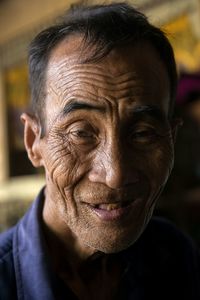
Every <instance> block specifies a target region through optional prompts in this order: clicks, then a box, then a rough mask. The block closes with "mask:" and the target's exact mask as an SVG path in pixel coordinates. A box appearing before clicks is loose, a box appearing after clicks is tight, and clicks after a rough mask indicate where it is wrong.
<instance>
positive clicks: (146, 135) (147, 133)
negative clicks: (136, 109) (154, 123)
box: [130, 128, 158, 143]
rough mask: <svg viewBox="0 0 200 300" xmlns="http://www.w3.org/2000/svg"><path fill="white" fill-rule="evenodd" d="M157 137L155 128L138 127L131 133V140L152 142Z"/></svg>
mask: <svg viewBox="0 0 200 300" xmlns="http://www.w3.org/2000/svg"><path fill="white" fill-rule="evenodd" d="M157 137H158V134H157V132H156V130H155V129H152V128H149V129H140V130H139V129H138V130H135V131H134V132H132V133H131V136H130V138H131V140H132V141H135V142H140V143H141V142H153V141H155V140H156V138H157Z"/></svg>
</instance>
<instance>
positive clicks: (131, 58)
mask: <svg viewBox="0 0 200 300" xmlns="http://www.w3.org/2000/svg"><path fill="white" fill-rule="evenodd" d="M79 49H80V38H79V37H74V38H73V39H69V40H67V41H63V42H61V43H60V44H59V45H58V46H57V47H56V48H55V49H54V50H53V51H52V54H51V57H50V60H49V64H48V69H47V74H46V107H45V108H44V109H45V111H44V112H45V114H44V115H45V136H44V137H43V138H42V139H41V138H40V132H41V128H40V126H39V125H38V124H37V123H36V121H35V120H34V119H33V118H32V117H31V116H29V115H26V114H24V115H23V116H22V119H23V121H24V123H25V144H26V148H27V151H28V154H29V158H30V159H31V161H32V162H33V164H34V165H35V166H36V167H37V166H43V167H44V168H45V173H46V198H45V204H44V211H43V218H44V224H45V228H46V231H47V241H48V244H49V248H50V249H51V250H50V251H51V252H52V255H53V256H54V257H55V255H56V253H58V256H60V257H63V256H64V253H66V252H65V251H67V258H66V260H68V262H69V258H70V259H71V262H72V263H71V265H72V269H75V265H76V263H75V261H76V262H77V261H79V263H80V261H85V260H86V259H88V257H90V256H92V255H93V254H94V253H97V252H99V251H100V252H104V253H114V252H118V251H121V250H122V249H125V248H127V247H128V246H130V245H131V244H132V243H134V241H135V240H136V239H137V238H138V237H139V235H140V234H141V232H142V231H143V230H144V228H145V226H146V224H147V222H148V220H149V218H150V217H151V214H152V211H153V208H154V205H155V201H156V200H157V197H158V195H159V194H160V192H161V190H162V188H163V185H164V184H165V182H166V180H167V178H168V176H169V174H170V172H171V169H172V165H173V133H172V130H171V125H170V124H169V122H168V118H167V116H168V106H169V101H170V99H169V98H170V95H169V80H168V75H167V73H166V71H165V67H164V65H163V64H162V62H161V61H160V59H159V57H158V55H157V53H156V51H155V50H154V49H153V47H152V46H151V45H148V44H147V43H143V44H138V45H137V46H129V47H126V48H121V49H117V50H113V51H112V52H111V53H110V54H109V55H108V56H107V57H106V58H104V59H103V60H102V61H100V62H98V63H88V64H84V63H81V61H80V52H79ZM85 55H86V54H85ZM74 103H79V105H78V104H77V105H76V106H74ZM80 103H81V104H80ZM126 202H129V205H130V203H131V205H130V206H129V208H128V210H127V211H126V213H123V214H122V215H120V216H119V217H114V218H108V219H104V218H103V219H102V217H101V216H100V215H99V214H98V211H95V210H94V209H93V207H94V206H95V205H100V204H101V207H100V208H101V209H102V210H104V211H106V210H109V209H113V208H115V209H116V208H119V204H120V205H121V204H122V203H124V204H126ZM116 203H118V204H116ZM108 204H113V206H108ZM55 241H57V244H56V247H57V249H55V248H56V247H54V245H53V244H54V242H55ZM65 256H66V255H65ZM55 261H56V263H55V265H57V268H59V267H58V265H59V262H58V261H59V258H56V259H55ZM60 264H62V263H60ZM99 272H100V271H99ZM91 299H92V298H91ZM102 299H103V298H102Z"/></svg>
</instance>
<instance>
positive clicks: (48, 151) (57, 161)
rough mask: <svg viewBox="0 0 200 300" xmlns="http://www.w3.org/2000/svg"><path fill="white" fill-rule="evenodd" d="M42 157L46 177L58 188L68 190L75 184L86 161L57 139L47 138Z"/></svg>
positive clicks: (73, 148)
mask: <svg viewBox="0 0 200 300" xmlns="http://www.w3.org/2000/svg"><path fill="white" fill-rule="evenodd" d="M43 157H45V159H44V162H45V170H46V175H47V176H48V177H50V180H51V181H52V182H54V183H55V184H56V185H57V186H59V188H68V187H71V186H72V185H73V184H75V183H76V182H77V181H78V180H79V178H80V177H81V175H82V173H83V172H84V170H85V167H86V161H84V159H83V157H81V155H80V153H79V151H77V149H75V147H73V146H72V145H71V144H70V143H69V142H68V141H66V140H65V141H64V140H63V139H62V138H59V137H56V138H55V137H54V136H49V138H48V141H47V143H46V146H45V149H44V152H43Z"/></svg>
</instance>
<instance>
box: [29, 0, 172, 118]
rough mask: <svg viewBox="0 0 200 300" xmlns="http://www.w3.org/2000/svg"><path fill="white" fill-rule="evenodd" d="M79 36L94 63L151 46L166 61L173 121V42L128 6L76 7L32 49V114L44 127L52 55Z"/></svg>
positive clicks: (41, 37)
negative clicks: (140, 46) (114, 51)
mask: <svg viewBox="0 0 200 300" xmlns="http://www.w3.org/2000/svg"><path fill="white" fill-rule="evenodd" d="M75 34H79V35H81V36H82V37H83V41H84V47H86V48H87V47H89V48H90V49H96V51H92V54H91V57H90V58H89V59H88V60H89V61H90V62H91V61H93V62H97V61H98V60H101V59H103V58H104V57H105V56H106V55H107V54H108V53H109V52H110V51H111V50H112V49H114V48H117V47H119V46H124V45H126V44H127V45H128V44H136V43H138V42H140V41H147V42H149V43H150V44H151V45H152V46H153V47H154V48H155V49H156V50H157V53H158V55H159V56H160V58H161V60H162V61H163V63H164V65H165V67H166V70H167V73H168V76H169V80H170V104H169V117H171V116H172V114H173V107H174V102H175V95H176V88H177V71H176V63H175V59H174V53H173V49H172V46H171V44H170V42H169V41H168V39H167V37H166V35H165V34H164V32H163V31H162V30H160V29H159V28H157V27H155V26H154V25H152V24H150V23H149V21H148V19H147V17H146V16H145V15H144V14H143V13H141V12H139V11H138V10H136V9H135V8H133V7H132V6H131V5H129V4H127V3H111V4H103V5H88V4H87V5H86V4H81V3H79V4H76V5H73V6H71V8H70V9H69V10H68V11H67V12H66V13H65V15H64V16H63V18H62V21H61V22H60V23H58V24H56V25H54V26H51V27H49V28H47V29H45V30H44V31H42V32H40V33H39V34H38V35H37V36H36V37H35V38H34V40H33V41H32V42H31V44H30V48H29V78H30V87H31V110H32V112H33V113H34V114H35V115H36V116H37V117H38V118H39V119H40V122H41V123H42V117H44V116H43V107H44V103H45V90H46V89H45V79H46V78H45V77H46V76H45V74H46V69H47V65H48V61H49V57H50V54H51V51H52V50H53V49H54V47H55V46H56V45H58V44H59V42H61V41H62V40H64V39H66V38H67V37H69V36H73V35H75Z"/></svg>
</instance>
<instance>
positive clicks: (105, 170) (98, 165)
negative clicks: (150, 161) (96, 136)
mask: <svg viewBox="0 0 200 300" xmlns="http://www.w3.org/2000/svg"><path fill="white" fill-rule="evenodd" d="M129 151H130V149H129V150H128V149H124V147H123V146H122V145H120V143H119V142H115V141H112V142H111V143H108V144H107V145H105V144H104V147H102V149H99V150H98V151H97V152H96V153H95V157H94V160H93V161H92V166H91V169H90V172H89V180H90V181H91V182H96V183H97V182H98V183H103V184H105V185H107V186H108V187H110V188H112V189H117V188H122V187H124V186H127V185H130V184H133V183H136V182H137V181H138V180H139V174H138V171H137V170H136V168H135V167H133V162H132V161H131V155H130V154H129V153H128V152H129Z"/></svg>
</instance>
